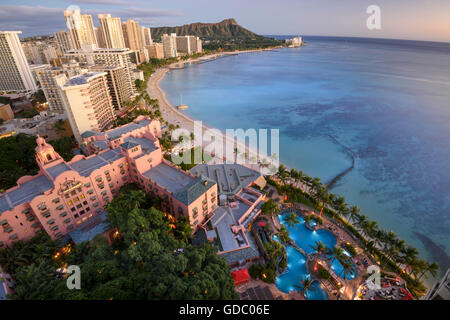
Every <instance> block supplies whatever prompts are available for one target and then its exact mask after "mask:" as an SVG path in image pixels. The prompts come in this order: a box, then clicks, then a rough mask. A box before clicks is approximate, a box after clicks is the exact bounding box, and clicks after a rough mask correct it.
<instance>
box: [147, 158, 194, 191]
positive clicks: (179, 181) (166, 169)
mask: <svg viewBox="0 0 450 320" xmlns="http://www.w3.org/2000/svg"><path fill="white" fill-rule="evenodd" d="M144 176H145V177H147V178H151V179H152V180H153V181H154V182H156V183H157V184H158V185H159V186H161V187H163V188H167V190H168V191H169V192H178V191H180V190H181V189H183V188H184V187H186V186H187V185H188V184H189V183H191V182H193V181H194V178H192V177H191V176H190V175H188V174H186V173H183V172H181V171H180V170H177V169H175V168H173V167H171V166H169V165H167V164H165V163H164V162H162V163H160V164H159V165H157V166H156V167H153V168H152V169H150V170H148V171H146V172H144Z"/></svg>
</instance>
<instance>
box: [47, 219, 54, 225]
mask: <svg viewBox="0 0 450 320" xmlns="http://www.w3.org/2000/svg"><path fill="white" fill-rule="evenodd" d="M47 223H48V224H54V223H55V219H50V220H48V221H47Z"/></svg>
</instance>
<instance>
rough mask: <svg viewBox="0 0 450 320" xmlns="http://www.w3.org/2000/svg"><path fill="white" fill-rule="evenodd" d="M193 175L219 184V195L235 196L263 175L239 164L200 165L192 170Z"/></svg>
mask: <svg viewBox="0 0 450 320" xmlns="http://www.w3.org/2000/svg"><path fill="white" fill-rule="evenodd" d="M190 172H191V173H192V174H193V175H197V176H200V175H203V176H205V177H208V178H209V179H212V180H214V181H216V182H217V187H218V189H219V194H226V195H234V194H236V193H237V192H239V191H240V190H241V189H242V188H244V187H247V186H248V185H250V184H251V183H252V182H253V181H255V180H256V179H257V178H258V177H260V176H261V174H260V173H259V172H257V171H254V170H252V169H249V168H247V167H244V166H242V165H239V164H211V165H208V164H203V163H202V164H198V165H197V166H195V167H194V168H192V169H191V170H190Z"/></svg>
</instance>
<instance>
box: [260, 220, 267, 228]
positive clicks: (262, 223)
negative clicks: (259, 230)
mask: <svg viewBox="0 0 450 320" xmlns="http://www.w3.org/2000/svg"><path fill="white" fill-rule="evenodd" d="M258 226H260V227H263V228H264V227H265V226H266V223H265V222H264V221H261V222H259V223H258Z"/></svg>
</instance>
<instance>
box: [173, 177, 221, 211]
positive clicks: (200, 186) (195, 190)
mask: <svg viewBox="0 0 450 320" xmlns="http://www.w3.org/2000/svg"><path fill="white" fill-rule="evenodd" d="M215 184H216V182H215V181H212V180H210V179H208V178H205V177H203V176H202V177H200V178H196V179H194V181H192V182H191V183H189V184H188V185H186V186H185V187H184V188H183V189H181V190H180V191H178V192H176V193H174V195H173V196H174V197H175V198H176V199H178V200H180V201H181V202H183V203H184V204H186V205H190V204H191V203H192V202H194V201H195V200H197V199H198V198H199V197H200V196H201V195H202V194H204V193H205V192H206V191H208V190H209V189H210V188H211V187H212V186H214V185H215Z"/></svg>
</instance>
